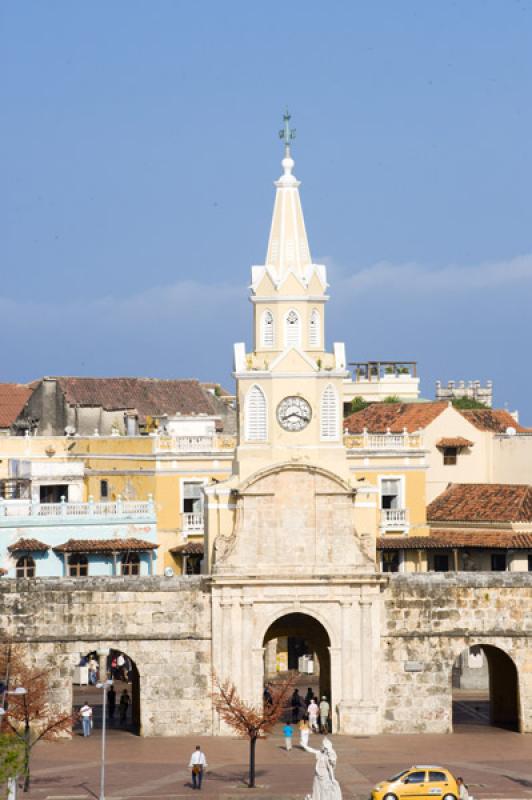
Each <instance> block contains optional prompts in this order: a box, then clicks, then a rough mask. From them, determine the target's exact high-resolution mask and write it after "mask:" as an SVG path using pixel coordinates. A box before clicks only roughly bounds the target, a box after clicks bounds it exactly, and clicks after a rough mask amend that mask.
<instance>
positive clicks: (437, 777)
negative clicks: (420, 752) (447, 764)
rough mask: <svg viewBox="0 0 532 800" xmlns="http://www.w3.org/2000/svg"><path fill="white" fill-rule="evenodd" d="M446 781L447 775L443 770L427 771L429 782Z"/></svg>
mask: <svg viewBox="0 0 532 800" xmlns="http://www.w3.org/2000/svg"><path fill="white" fill-rule="evenodd" d="M433 781H434V782H435V783H446V782H447V775H446V774H445V772H429V783H432V782H433Z"/></svg>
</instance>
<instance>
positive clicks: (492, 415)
mask: <svg viewBox="0 0 532 800" xmlns="http://www.w3.org/2000/svg"><path fill="white" fill-rule="evenodd" d="M456 410H457V411H459V412H460V414H462V416H463V417H465V418H466V420H467V421H468V422H470V423H471V425H474V426H475V428H478V430H479V431H492V432H493V433H506V429H507V428H515V430H516V431H519V432H520V433H524V432H526V431H529V430H530V428H523V426H522V425H519V423H518V422H516V421H515V419H514V418H513V417H512V415H511V414H510V413H509V412H508V411H506V410H505V409H504V408H468V409H460V408H458V409H456Z"/></svg>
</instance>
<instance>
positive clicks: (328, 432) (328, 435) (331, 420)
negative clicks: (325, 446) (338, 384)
mask: <svg viewBox="0 0 532 800" xmlns="http://www.w3.org/2000/svg"><path fill="white" fill-rule="evenodd" d="M338 417H339V413H338V398H337V396H336V390H335V389H334V386H332V385H331V384H329V386H327V388H326V389H325V391H324V392H323V394H322V396H321V405H320V438H321V440H322V441H336V440H337V439H338Z"/></svg>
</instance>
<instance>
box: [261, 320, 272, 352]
mask: <svg viewBox="0 0 532 800" xmlns="http://www.w3.org/2000/svg"><path fill="white" fill-rule="evenodd" d="M261 340H262V346H263V347H273V342H274V333H273V314H272V312H271V311H265V312H264V313H263V315H262V330H261Z"/></svg>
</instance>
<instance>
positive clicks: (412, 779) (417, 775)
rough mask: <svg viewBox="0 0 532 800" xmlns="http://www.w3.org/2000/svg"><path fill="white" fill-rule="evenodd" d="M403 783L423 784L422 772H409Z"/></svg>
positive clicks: (423, 776)
mask: <svg viewBox="0 0 532 800" xmlns="http://www.w3.org/2000/svg"><path fill="white" fill-rule="evenodd" d="M404 783H425V773H424V772H411V773H410V775H407V776H406V778H404Z"/></svg>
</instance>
